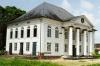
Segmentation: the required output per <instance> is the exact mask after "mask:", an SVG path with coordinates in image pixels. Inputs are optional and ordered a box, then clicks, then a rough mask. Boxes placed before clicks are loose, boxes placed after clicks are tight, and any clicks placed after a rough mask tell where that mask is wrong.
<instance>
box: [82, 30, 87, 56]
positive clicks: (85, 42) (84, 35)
mask: <svg viewBox="0 0 100 66" xmlns="http://www.w3.org/2000/svg"><path fill="white" fill-rule="evenodd" d="M86 34H87V31H86V30H84V33H83V46H84V48H83V55H84V56H86V55H87V36H86Z"/></svg>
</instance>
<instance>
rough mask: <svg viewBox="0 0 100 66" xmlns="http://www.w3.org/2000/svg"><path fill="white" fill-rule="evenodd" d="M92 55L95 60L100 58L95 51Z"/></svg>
mask: <svg viewBox="0 0 100 66" xmlns="http://www.w3.org/2000/svg"><path fill="white" fill-rule="evenodd" d="M92 55H93V57H94V58H100V54H98V52H97V51H96V50H94V51H93V53H92Z"/></svg>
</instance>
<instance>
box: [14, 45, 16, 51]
mask: <svg viewBox="0 0 100 66" xmlns="http://www.w3.org/2000/svg"><path fill="white" fill-rule="evenodd" d="M14 51H17V43H14Z"/></svg>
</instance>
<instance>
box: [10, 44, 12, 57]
mask: <svg viewBox="0 0 100 66" xmlns="http://www.w3.org/2000/svg"><path fill="white" fill-rule="evenodd" d="M9 54H10V55H12V43H10V44H9Z"/></svg>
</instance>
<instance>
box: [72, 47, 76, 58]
mask: <svg viewBox="0 0 100 66" xmlns="http://www.w3.org/2000/svg"><path fill="white" fill-rule="evenodd" d="M73 57H76V46H75V45H73Z"/></svg>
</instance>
